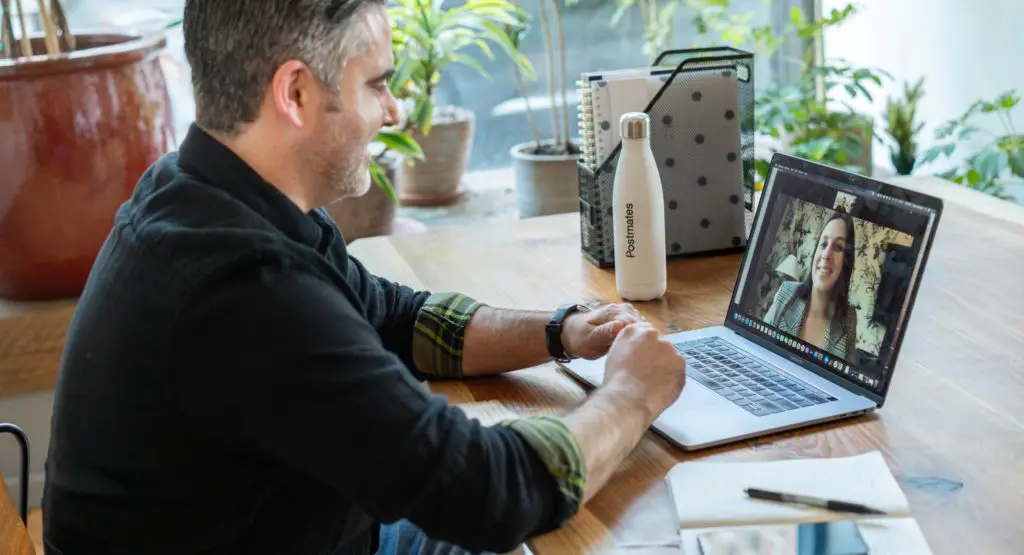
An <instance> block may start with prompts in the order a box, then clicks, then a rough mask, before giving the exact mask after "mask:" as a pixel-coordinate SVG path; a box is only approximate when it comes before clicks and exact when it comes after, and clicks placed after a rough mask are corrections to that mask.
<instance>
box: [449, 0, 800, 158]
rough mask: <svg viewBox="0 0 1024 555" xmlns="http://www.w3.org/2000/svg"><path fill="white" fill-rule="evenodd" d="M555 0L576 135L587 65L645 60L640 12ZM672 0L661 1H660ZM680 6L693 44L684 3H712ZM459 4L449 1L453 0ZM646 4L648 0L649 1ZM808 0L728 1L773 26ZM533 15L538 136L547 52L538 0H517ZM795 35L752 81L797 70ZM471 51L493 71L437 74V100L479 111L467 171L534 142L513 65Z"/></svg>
mask: <svg viewBox="0 0 1024 555" xmlns="http://www.w3.org/2000/svg"><path fill="white" fill-rule="evenodd" d="M558 1H559V3H560V13H561V17H562V26H563V29H564V35H565V65H566V68H565V72H566V75H565V81H566V82H565V86H566V88H567V97H568V102H569V104H570V105H569V107H568V111H569V128H570V130H572V131H573V136H577V133H576V129H577V126H576V107H577V101H576V80H577V79H578V78H579V76H580V74H581V73H583V72H585V71H594V70H605V69H619V68H627V67H637V66H643V65H645V64H646V63H648V62H649V61H650V60H649V59H648V58H647V56H646V55H645V54H644V52H643V47H644V39H643V36H644V28H643V25H642V19H641V16H640V10H639V9H638V8H637V7H636V6H634V7H632V8H630V9H629V10H628V11H627V12H626V14H625V15H624V16H623V17H622V18H621V20H619V21H618V23H617V24H616V25H614V26H613V25H612V24H611V23H610V21H611V20H612V17H613V15H614V14H615V12H616V10H617V7H618V3H619V2H618V1H617V0H579V3H578V4H576V5H574V6H570V7H566V6H564V3H563V0H558ZM672 1H673V0H662V2H661V3H660V5H661V6H664V5H666V4H669V3H671V2H672ZM678 1H679V3H680V8H679V9H678V11H677V12H676V14H675V17H674V18H673V26H672V29H673V31H672V40H671V44H672V45H673V47H674V48H687V47H690V46H691V45H693V44H694V39H695V38H696V37H697V33H696V29H695V27H694V24H693V18H694V16H695V15H696V13H697V12H695V11H694V10H692V9H689V8H687V7H686V6H688V5H690V4H715V3H721V2H714V1H711V0H696V1H694V0H678ZM457 3H458V2H453V4H457ZM648 3H650V2H649V0H648ZM810 4H812V1H808V0H775V1H773V2H766V1H765V0H731V2H729V10H728V11H729V13H731V14H735V15H742V16H744V17H746V16H749V17H750V18H751V20H750V21H749V23H748V24H749V25H751V26H759V25H766V24H771V25H773V27H775V28H776V29H784V28H785V23H786V22H787V21H789V18H790V11H791V9H792V8H793V7H794V6H799V7H800V8H801V9H802V10H804V13H812V12H811V11H810ZM519 5H520V6H522V7H523V8H524V9H526V10H527V12H528V13H529V14H530V17H531V20H532V21H531V26H532V27H533V28H532V29H531V30H530V31H529V32H528V33H527V34H526V36H524V39H523V44H522V45H521V49H522V51H523V53H524V54H525V55H526V56H527V57H528V58H529V59H530V61H531V62H532V63H533V66H534V69H535V70H536V73H537V76H536V77H537V79H536V80H533V81H528V82H527V83H526V88H527V97H528V100H529V105H530V108H531V110H532V111H533V113H534V115H535V119H536V121H537V125H538V127H539V128H540V133H541V135H542V137H543V138H550V137H551V135H552V125H551V114H550V110H549V109H548V106H549V104H550V102H549V95H548V89H547V87H548V82H547V80H546V77H545V50H544V42H543V35H542V33H541V30H540V23H539V16H538V2H537V1H536V0H531V1H529V2H521V3H519ZM714 38H715V37H712V36H710V35H709V38H708V39H706V40H707V41H708V42H709V43H710V44H723V43H722V42H721V41H714V40H713V39H714ZM794 43H795V41H791V40H787V42H786V44H787V45H789V47H788V48H787V49H780V50H779V51H778V53H777V55H776V56H773V58H772V59H769V58H768V57H767V56H758V55H757V54H755V64H756V65H755V73H754V74H755V86H756V87H757V88H759V89H760V88H762V87H766V86H771V85H774V84H776V83H778V82H780V81H785V80H789V79H792V78H793V77H794V76H795V73H794V72H793V70H792V68H791V65H790V64H787V63H786V62H785V57H786V56H792V55H793V53H794V52H799V49H798V48H797V45H796V44H794ZM472 54H473V55H474V57H477V58H478V59H481V60H482V61H485V62H486V63H482V65H483V66H484V68H485V69H486V70H487V71H488V73H489V75H490V80H488V79H486V78H484V77H483V76H482V75H480V74H479V73H478V72H477V71H476V70H474V69H472V68H469V67H465V66H462V65H458V66H450V67H449V68H448V70H447V72H446V73H444V74H443V75H442V78H441V83H440V84H439V87H438V89H437V103H438V104H455V105H460V106H464V107H467V108H469V109H471V110H472V111H473V112H474V113H475V114H476V124H475V125H476V130H475V136H474V143H473V151H472V153H471V157H470V161H469V164H468V167H467V171H470V172H472V171H480V170H493V169H499V168H502V167H506V166H508V165H509V164H510V163H511V162H510V158H509V149H510V148H511V147H512V146H513V145H515V144H517V143H521V142H525V141H529V140H531V134H530V129H529V124H528V121H527V119H526V116H525V113H524V107H523V106H524V104H523V102H522V97H521V95H520V93H519V91H518V89H517V88H516V81H515V75H514V73H513V71H512V63H511V61H510V60H509V59H508V57H507V56H503V55H502V53H501V52H498V51H496V52H495V60H493V61H486V60H483V56H476V53H475V52H473V53H472Z"/></svg>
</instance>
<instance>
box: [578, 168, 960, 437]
mask: <svg viewBox="0 0 1024 555" xmlns="http://www.w3.org/2000/svg"><path fill="white" fill-rule="evenodd" d="M942 207H943V205H942V201H941V200H940V199H937V198H934V197H932V196H928V195H925V194H921V193H918V192H914V191H910V190H907V189H904V188H901V187H896V186H893V185H890V184H886V183H883V182H881V181H878V180H874V179H871V178H868V177H864V176H860V175H857V174H854V173H849V172H846V171H842V170H840V169H837V168H833V167H829V166H826V165H822V164H819V163H814V162H811V161H808V160H803V159H800V158H796V157H792V156H789V155H785V154H776V155H774V157H773V158H772V160H771V165H770V169H769V170H768V178H767V179H766V181H765V186H764V188H763V192H762V197H761V200H760V202H759V203H758V207H757V212H756V214H755V215H754V221H753V223H752V225H751V230H750V237H749V239H750V240H749V242H748V247H747V249H746V251H745V252H744V255H743V258H742V261H741V264H740V271H739V273H738V275H737V278H736V284H735V286H734V288H733V292H732V295H731V296H730V303H729V307H728V310H727V313H726V318H725V321H724V322H723V323H722V324H721V325H718V326H713V327H707V328H702V329H695V330H690V331H684V332H679V333H673V334H670V335H667V336H666V337H667V338H668V339H669V340H671V341H672V342H673V344H674V345H675V347H676V349H678V350H679V351H680V352H681V353H682V354H683V356H684V357H685V358H686V361H687V370H686V372H687V383H686V387H685V388H684V389H683V392H682V394H681V395H680V396H679V399H678V400H676V402H675V403H673V404H672V405H671V406H670V407H669V408H668V409H667V410H665V411H664V412H663V413H662V414H661V415H660V416H659V417H658V419H657V420H656V421H655V422H654V424H653V426H652V428H653V429H654V430H655V431H656V432H657V433H659V434H661V435H662V436H664V437H665V438H666V439H668V440H669V441H670V442H672V443H674V444H675V445H677V446H678V447H680V448H682V449H684V450H697V449H704V448H707V447H712V446H716V445H722V444H725V443H730V442H734V441H739V440H743V439H749V438H753V437H757V436H763V435H767V434H770V433H775V432H780V431H783V430H790V429H794V428H799V427H804V426H808V425H811V424H818V423H822V422H827V421H831V420H837V419H841V418H848V417H852V416H855V415H859V414H863V413H867V412H870V411H875V410H877V409H880V408H881V407H882V406H883V404H884V403H885V398H886V394H887V392H888V390H889V385H890V384H891V383H892V377H893V371H894V369H895V367H896V362H897V358H898V355H899V351H900V345H901V343H902V341H903V338H904V337H905V335H906V330H907V325H908V322H909V319H910V314H911V311H912V308H913V305H914V298H915V297H916V295H917V291H918V287H919V285H920V283H921V279H922V276H923V273H924V269H925V264H926V262H927V260H928V254H929V251H930V249H931V245H932V240H933V238H934V236H935V230H936V226H937V225H938V223H939V218H940V215H941V213H942ZM851 229H852V233H851V231H850V230H851ZM604 360H605V359H604V358H601V359H597V360H593V361H588V360H581V359H577V360H573V361H570V362H568V363H565V364H562V365H561V366H562V369H563V371H564V372H566V373H567V374H569V375H570V376H572V377H574V378H576V379H577V380H579V381H581V382H582V383H584V384H585V385H588V386H594V387H596V386H598V385H600V383H601V381H602V378H603V374H604Z"/></svg>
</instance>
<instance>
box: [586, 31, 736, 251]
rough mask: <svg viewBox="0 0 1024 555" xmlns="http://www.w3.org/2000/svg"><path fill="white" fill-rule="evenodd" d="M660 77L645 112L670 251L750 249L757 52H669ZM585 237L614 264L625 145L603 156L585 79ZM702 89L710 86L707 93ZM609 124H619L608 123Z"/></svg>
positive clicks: (658, 64)
mask: <svg viewBox="0 0 1024 555" xmlns="http://www.w3.org/2000/svg"><path fill="white" fill-rule="evenodd" d="M652 67H663V68H665V70H666V71H664V72H662V74H661V75H660V79H661V81H662V82H663V84H662V85H661V87H660V88H659V89H658V90H657V92H656V94H654V96H653V97H652V99H651V100H650V102H649V103H648V104H647V106H646V108H645V109H644V110H643V111H644V112H646V113H647V114H648V115H649V116H650V119H651V134H650V141H651V150H652V151H653V152H654V155H655V159H656V160H657V161H658V170H659V172H660V174H661V178H662V186H663V190H664V192H665V210H666V212H665V223H666V233H665V238H666V242H667V245H666V252H667V253H668V257H669V258H670V259H671V258H677V257H684V256H694V255H702V254H713V253H721V252H737V251H742V250H743V249H745V248H746V242H747V238H748V235H749V230H748V229H749V220H750V216H752V205H753V195H754V179H755V172H754V55H753V54H752V53H750V52H747V51H744V50H739V49H736V48H732V47H711V48H691V49H680V50H667V51H665V52H662V53H661V54H660V55H659V56H658V58H657V59H656V60H655V62H654V64H653V65H652ZM577 88H578V92H579V95H580V103H579V109H578V113H577V117H578V120H579V132H580V137H581V139H582V144H581V151H582V152H581V155H580V157H579V159H578V161H577V174H578V177H579V203H580V207H579V210H580V243H581V249H582V251H583V253H584V255H585V257H586V258H587V259H588V260H590V261H591V263H593V264H595V265H597V266H598V267H601V268H610V267H613V266H614V262H615V252H614V248H615V241H614V238H613V231H612V230H613V222H612V207H611V206H612V205H611V199H612V185H613V181H614V178H615V169H616V163H617V161H618V155H619V150H620V148H621V144H616V146H615V148H614V149H612V150H610V154H608V155H607V156H606V157H605V159H604V160H598V159H597V157H598V153H597V148H596V145H597V144H598V140H599V138H598V135H599V134H600V133H598V131H597V130H596V129H595V128H594V117H593V115H594V113H595V110H597V107H596V106H595V104H594V99H593V95H592V92H591V88H590V87H589V86H588V83H586V82H583V81H578V82H577ZM702 92H703V94H702ZM602 124H603V129H608V125H609V124H610V125H615V126H617V125H618V122H617V121H616V122H602Z"/></svg>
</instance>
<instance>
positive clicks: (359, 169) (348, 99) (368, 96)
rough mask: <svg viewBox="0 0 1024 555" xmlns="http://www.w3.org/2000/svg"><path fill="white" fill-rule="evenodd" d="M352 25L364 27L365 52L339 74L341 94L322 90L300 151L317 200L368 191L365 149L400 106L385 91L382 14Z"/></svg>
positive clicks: (387, 59) (386, 48) (386, 30)
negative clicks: (317, 106) (322, 94)
mask: <svg viewBox="0 0 1024 555" xmlns="http://www.w3.org/2000/svg"><path fill="white" fill-rule="evenodd" d="M355 24H356V25H362V26H365V27H366V29H365V32H366V40H367V41H368V43H367V48H366V49H365V51H364V52H363V54H361V55H359V56H356V57H353V58H351V59H349V61H348V63H347V64H346V65H345V68H344V69H343V70H342V72H341V75H340V79H339V83H340V85H341V90H340V94H335V93H334V92H332V91H331V90H329V89H327V88H326V87H325V88H324V89H323V91H324V94H325V95H327V98H326V101H325V102H323V103H321V104H320V106H319V112H320V113H319V114H318V117H317V119H318V121H316V122H315V123H314V124H313V126H312V128H311V130H310V133H309V134H307V135H306V137H305V139H304V140H303V144H302V145H300V147H299V153H300V156H301V157H302V158H304V160H303V164H304V165H305V169H308V170H309V171H311V172H312V175H311V176H310V177H311V178H312V179H313V181H314V183H312V185H313V186H314V187H315V191H316V192H317V196H318V197H321V198H323V199H324V200H325V202H326V203H330V202H333V201H335V200H338V199H340V198H343V197H350V196H360V195H363V194H365V193H366V192H367V190H368V189H369V187H370V184H371V180H370V173H369V163H370V155H369V153H368V152H367V146H368V145H369V143H370V142H371V141H372V140H373V139H374V137H376V135H377V131H378V130H380V128H381V127H382V126H388V125H394V124H396V123H397V112H398V108H397V106H396V103H395V98H394V97H393V96H392V95H391V91H390V90H389V89H388V77H390V75H391V73H392V72H393V70H394V58H393V56H392V52H391V26H390V24H389V22H388V19H387V15H386V12H385V11H384V10H383V9H382V8H374V9H371V10H370V11H369V12H368V13H366V14H365V15H364V16H363V17H362V18H360V20H359V21H357V22H355Z"/></svg>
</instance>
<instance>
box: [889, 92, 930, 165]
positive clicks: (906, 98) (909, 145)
mask: <svg viewBox="0 0 1024 555" xmlns="http://www.w3.org/2000/svg"><path fill="white" fill-rule="evenodd" d="M923 86H924V77H922V78H920V79H918V80H917V82H916V83H914V84H913V85H910V84H909V83H905V84H904V85H903V98H889V100H888V101H887V102H886V104H885V115H886V133H887V134H888V135H889V138H890V143H891V146H890V147H889V158H890V159H891V160H892V165H893V168H894V169H895V170H896V173H897V174H898V175H910V174H911V173H913V172H914V166H915V165H916V164H917V142H916V141H915V137H916V136H917V134H918V133H920V132H921V129H922V128H923V127H924V123H923V122H918V121H916V120H917V103H918V101H920V100H921V97H922V96H923V95H924V90H923V88H922V87H923Z"/></svg>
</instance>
